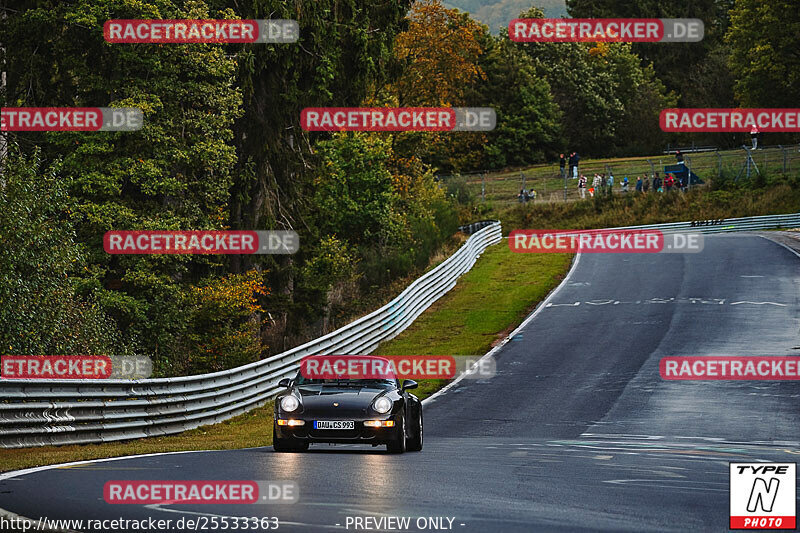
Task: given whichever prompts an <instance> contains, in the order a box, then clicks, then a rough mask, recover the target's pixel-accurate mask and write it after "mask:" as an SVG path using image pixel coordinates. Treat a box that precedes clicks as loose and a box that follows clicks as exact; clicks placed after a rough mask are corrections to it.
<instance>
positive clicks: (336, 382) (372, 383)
mask: <svg viewBox="0 0 800 533" xmlns="http://www.w3.org/2000/svg"><path fill="white" fill-rule="evenodd" d="M295 384H296V385H303V386H308V385H320V386H323V387H324V386H332V387H378V388H388V387H396V386H397V380H394V379H346V378H342V379H311V378H305V377H303V376H302V374H298V375H297V378H296V379H295Z"/></svg>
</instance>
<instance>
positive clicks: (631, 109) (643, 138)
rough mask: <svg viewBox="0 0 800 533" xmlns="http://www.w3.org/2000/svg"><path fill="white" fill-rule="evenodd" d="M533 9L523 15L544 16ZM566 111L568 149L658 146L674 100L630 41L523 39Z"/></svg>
mask: <svg viewBox="0 0 800 533" xmlns="http://www.w3.org/2000/svg"><path fill="white" fill-rule="evenodd" d="M541 17H542V12H541V11H540V10H538V9H535V8H534V9H531V10H529V11H528V12H526V13H523V14H521V15H520V18H541ZM519 46H520V47H522V48H523V49H524V50H525V51H526V52H527V53H528V54H529V55H530V56H531V57H532V58H533V59H534V64H535V66H536V72H537V74H538V76H540V77H543V78H545V79H546V80H547V81H548V83H549V84H550V86H551V88H552V91H553V97H554V99H555V101H556V102H557V103H558V105H559V107H560V108H561V110H562V112H563V117H564V118H563V128H564V132H565V137H566V140H567V145H568V147H569V150H570V151H572V150H576V151H578V152H579V153H582V154H584V155H588V154H595V155H610V154H614V153H618V152H620V151H625V152H630V150H636V151H643V152H645V151H651V150H653V149H658V148H659V146H658V145H659V144H660V141H661V139H662V135H661V133H660V128H659V125H658V113H659V112H660V110H661V109H663V108H665V107H669V106H671V105H674V104H675V102H676V98H675V95H674V94H670V93H668V92H667V91H666V89H665V87H664V85H663V84H662V83H661V82H660V81H659V79H658V78H657V76H656V75H655V72H654V71H653V68H652V67H650V66H647V67H642V66H641V60H640V58H639V57H638V56H637V55H636V54H635V53H634V52H633V50H632V48H631V45H630V44H628V43H524V44H519ZM631 143H634V145H632V146H629V145H631Z"/></svg>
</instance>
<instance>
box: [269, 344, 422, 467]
mask: <svg viewBox="0 0 800 533" xmlns="http://www.w3.org/2000/svg"><path fill="white" fill-rule="evenodd" d="M361 357H362V358H363V357H365V356H361ZM279 385H280V386H281V387H286V391H284V392H282V393H281V394H280V395H278V397H277V398H276V400H275V422H274V424H273V432H272V439H273V440H272V446H273V448H274V449H275V451H276V452H292V451H304V450H307V449H308V446H309V444H312V443H317V442H329V443H330V442H332V443H346V444H372V445H373V446H379V445H383V444H385V445H386V449H387V450H388V451H389V452H390V453H403V452H405V451H412V452H417V451H420V450H422V402H420V400H419V398H417V397H416V396H414V395H413V394H411V393H409V392H408V391H409V389H414V388H416V387H417V383H416V382H415V381H412V380H410V379H407V380H405V381H404V382H403V384H402V385H400V380H399V379H396V378H388V377H387V378H384V379H351V378H341V379H310V378H308V377H304V376H303V375H302V373H301V372H298V374H297V376H296V377H295V378H294V379H292V380H290V379H288V378H286V379H283V380H281V381H280V383H279Z"/></svg>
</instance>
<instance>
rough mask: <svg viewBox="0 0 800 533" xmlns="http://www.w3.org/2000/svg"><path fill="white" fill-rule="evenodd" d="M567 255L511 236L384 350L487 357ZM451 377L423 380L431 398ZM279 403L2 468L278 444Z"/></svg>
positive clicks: (20, 456) (30, 455)
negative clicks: (519, 248) (519, 245)
mask: <svg viewBox="0 0 800 533" xmlns="http://www.w3.org/2000/svg"><path fill="white" fill-rule="evenodd" d="M569 263H570V256H567V255H564V254H541V255H540V254H513V253H512V252H511V251H510V250H509V249H508V244H507V241H503V242H502V243H500V244H498V245H495V246H493V247H491V248H489V249H488V250H487V251H486V252H485V253H484V255H483V256H482V257H481V258H480V259H479V260H478V262H477V263H476V264H475V266H474V267H473V268H472V270H471V271H470V272H468V273H467V274H466V275H464V276H463V277H462V278H461V279H460V280H459V282H458V284H457V285H456V286H455V288H453V289H452V290H451V291H450V292H448V293H447V294H445V295H444V296H443V297H442V298H440V299H439V301H437V302H436V303H435V304H434V305H433V306H432V307H431V308H430V309H428V310H427V311H426V312H425V313H423V314H422V315H421V316H420V317H419V318H417V320H416V321H415V322H414V324H412V326H411V327H410V328H409V329H407V330H406V331H404V332H403V333H401V334H400V335H399V336H398V337H396V338H395V339H394V340H392V341H391V342H389V343H386V344H385V345H382V346H381V347H380V349H379V351H378V352H379V353H381V354H389V353H393V354H402V355H430V354H436V355H482V354H484V353H486V352H487V351H488V350H489V348H490V346H491V344H492V342H493V341H495V340H496V339H500V338H502V337H503V332H504V331H507V330H510V328H512V327H513V326H515V325H517V324H519V322H520V321H521V320H522V319H523V318H524V317H525V315H526V314H527V313H528V311H530V310H531V309H532V308H533V307H534V306H535V304H536V303H537V302H538V301H540V300H541V299H543V298H544V297H545V295H547V293H548V292H549V291H550V290H551V289H552V288H553V287H554V286H555V285H557V284H558V281H559V280H560V279H561V277H562V276H563V274H564V273H565V272H566V270H567V269H568V267H569ZM442 385H444V381H442V380H439V381H432V380H428V381H420V388H419V389H418V390H417V391H415V392H416V393H417V395H418V396H419V397H421V398H424V397H426V396H428V395H430V394H432V393H433V392H434V391H436V390H437V389H438V388H440V387H441V386H442ZM272 408H273V404H272V402H269V403H268V404H267V405H265V406H264V407H260V408H258V409H255V410H253V411H250V412H249V413H245V414H243V415H239V416H237V417H235V418H232V419H231V420H228V421H225V422H222V423H220V424H215V425H211V426H203V427H200V428H197V429H193V430H190V431H186V432H183V433H180V434H177V435H172V436H167V437H154V438H149V439H138V440H133V441H125V442H116V443H105V444H85V445H71V446H46V447H41V448H22V449H13V450H0V472H5V471H9V470H18V469H21V468H29V467H33V466H41V465H48V464H57V463H65V462H72V461H82V460H87V459H99V458H105V457H119V456H123V455H136V454H146V453H159V452H172V451H187V450H226V449H238V448H250V447H256V446H268V445H271V444H272Z"/></svg>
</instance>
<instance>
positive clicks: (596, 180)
mask: <svg viewBox="0 0 800 533" xmlns="http://www.w3.org/2000/svg"><path fill="white" fill-rule="evenodd" d="M599 187H600V174H595V175H594V179H593V180H592V188H593V189H597V188H599ZM592 196H594V194H592Z"/></svg>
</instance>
